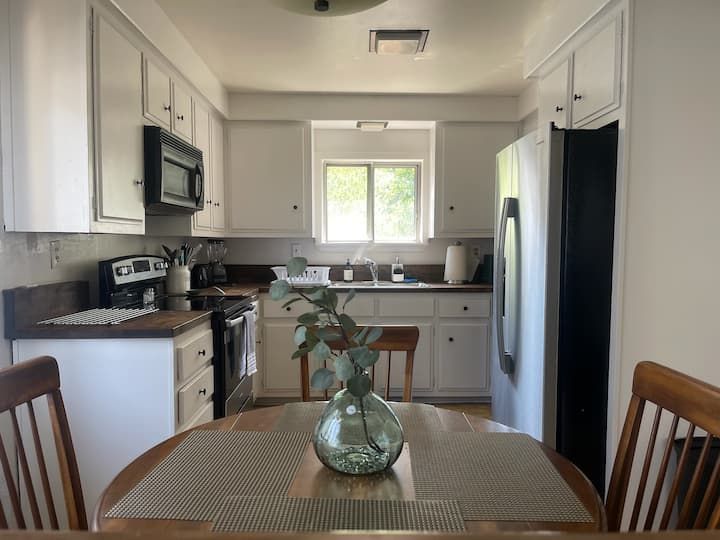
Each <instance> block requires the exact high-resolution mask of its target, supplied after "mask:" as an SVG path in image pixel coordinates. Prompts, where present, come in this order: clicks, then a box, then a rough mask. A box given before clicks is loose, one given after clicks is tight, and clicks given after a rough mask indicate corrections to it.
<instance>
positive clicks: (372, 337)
mask: <svg viewBox="0 0 720 540" xmlns="http://www.w3.org/2000/svg"><path fill="white" fill-rule="evenodd" d="M382 332H383V330H382V328H380V327H379V326H376V327H374V328H372V329H371V330H370V332H368V335H367V337H366V338H365V344H366V345H369V344H370V343H375V342H376V341H377V340H378V339H380V336H382Z"/></svg>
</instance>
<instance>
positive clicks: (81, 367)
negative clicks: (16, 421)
mask: <svg viewBox="0 0 720 540" xmlns="http://www.w3.org/2000/svg"><path fill="white" fill-rule="evenodd" d="M211 336H212V330H211V328H210V322H209V321H207V322H204V323H202V324H200V325H198V326H196V327H195V328H192V329H190V330H188V331H187V332H185V333H183V334H180V335H179V336H176V337H175V338H170V337H168V338H142V339H132V338H123V339H111V338H108V339H19V340H15V341H13V362H14V363H19V362H23V361H25V360H28V359H30V358H34V357H36V356H42V355H50V356H53V357H54V358H56V359H57V362H58V368H59V371H60V382H61V391H62V395H63V401H64V403H65V409H66V412H67V416H68V421H69V423H70V430H71V432H72V438H73V445H74V448H75V454H76V456H77V462H78V467H79V468H80V480H81V483H82V490H83V494H84V496H85V507H86V511H87V513H88V516H91V515H92V512H93V509H94V508H95V505H96V503H97V500H98V498H99V496H100V495H101V493H102V491H103V490H104V489H105V487H106V486H107V485H108V484H109V483H110V481H111V480H112V479H113V478H114V477H115V475H117V474H118V473H119V472H120V471H121V470H122V469H123V468H124V467H125V466H126V465H128V464H129V463H130V462H131V461H132V460H133V459H135V458H136V457H137V456H139V455H140V454H142V453H143V452H145V451H146V450H148V449H150V448H152V447H153V446H155V445H156V444H158V443H160V442H162V441H163V440H165V439H167V438H169V437H171V436H172V435H174V434H176V433H179V432H181V431H184V430H186V429H189V428H191V427H194V426H197V425H200V424H202V423H204V422H208V421H210V420H212V417H213V402H212V394H213V382H214V379H213V366H212V358H213V345H212V339H208V338H209V337H211ZM23 412H24V411H23ZM35 412H36V414H37V421H38V426H39V432H40V437H41V442H42V445H43V448H54V443H53V434H52V427H51V425H50V420H49V417H48V414H47V407H40V406H38V407H36V411H35ZM20 422H21V429H22V430H23V438H24V440H25V441H28V440H31V438H32V435H31V433H30V427H29V423H28V422H29V420H28V419H27V418H21V419H20ZM28 437H30V438H28ZM56 469H57V467H55V470H52V467H51V470H50V471H49V474H50V485H51V489H52V493H53V496H54V497H55V500H62V498H63V494H62V482H61V481H60V476H59V473H58V471H57V470H56ZM35 472H36V471H35ZM33 474H34V473H33ZM26 515H29V514H27V513H26ZM60 525H61V528H62V527H63V524H62V523H61V524H60Z"/></svg>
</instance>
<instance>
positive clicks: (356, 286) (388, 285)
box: [330, 281, 430, 289]
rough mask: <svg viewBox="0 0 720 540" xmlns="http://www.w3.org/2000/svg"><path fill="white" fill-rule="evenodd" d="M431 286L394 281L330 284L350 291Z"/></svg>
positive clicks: (419, 282)
mask: <svg viewBox="0 0 720 540" xmlns="http://www.w3.org/2000/svg"><path fill="white" fill-rule="evenodd" d="M429 286H430V285H428V284H427V283H424V282H422V281H418V282H416V283H394V282H392V281H350V282H347V281H333V282H332V283H331V284H330V287H342V288H350V289H374V288H388V289H418V288H423V287H429Z"/></svg>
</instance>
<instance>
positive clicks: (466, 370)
mask: <svg viewBox="0 0 720 540" xmlns="http://www.w3.org/2000/svg"><path fill="white" fill-rule="evenodd" d="M488 336H489V331H488V323H487V322H468V323H440V333H439V336H438V339H439V340H440V343H439V347H438V353H439V357H438V359H437V360H438V361H437V366H438V370H437V376H438V384H437V388H438V390H439V391H440V392H446V391H450V392H457V393H461V394H463V395H468V396H472V395H480V394H483V393H487V392H488V391H489V389H490V377H489V363H488V362H489V361H488V358H489V354H488V344H489V342H488Z"/></svg>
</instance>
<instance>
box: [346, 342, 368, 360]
mask: <svg viewBox="0 0 720 540" xmlns="http://www.w3.org/2000/svg"><path fill="white" fill-rule="evenodd" d="M367 352H368V348H367V347H366V346H364V345H363V346H362V347H352V348H350V349H348V353H349V354H350V358H352V359H353V360H355V361H356V362H357V359H358V358H360V357H361V356H362V355H364V354H367Z"/></svg>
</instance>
